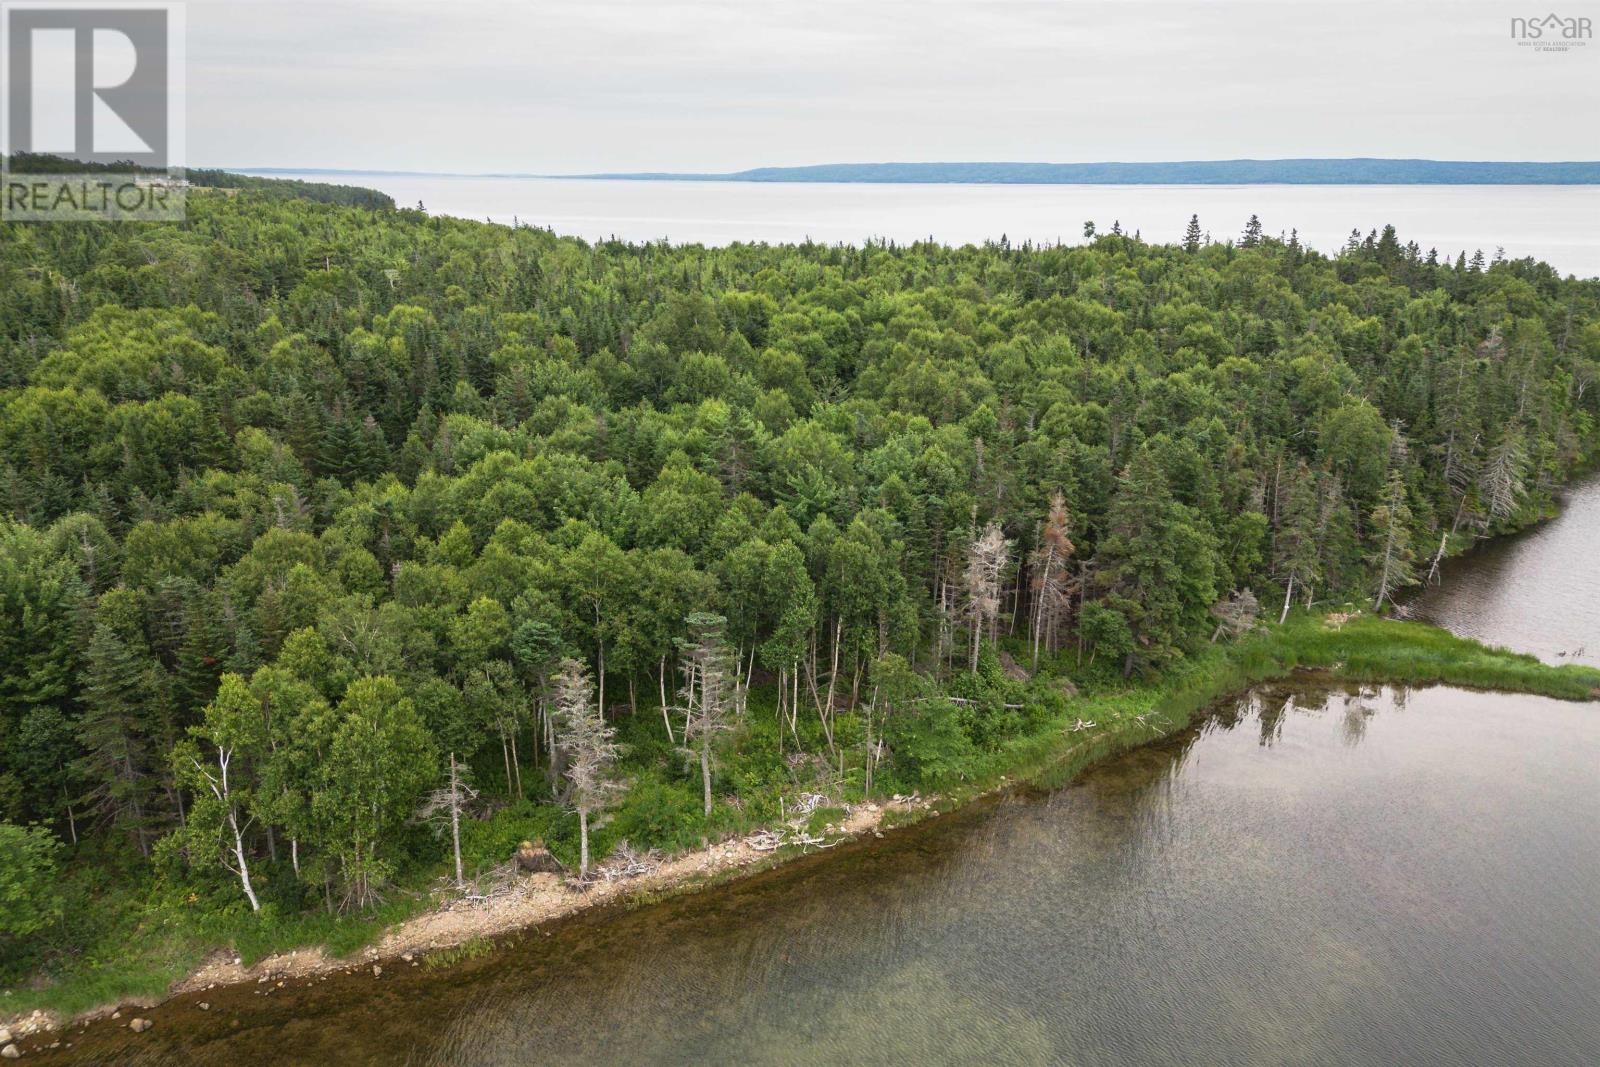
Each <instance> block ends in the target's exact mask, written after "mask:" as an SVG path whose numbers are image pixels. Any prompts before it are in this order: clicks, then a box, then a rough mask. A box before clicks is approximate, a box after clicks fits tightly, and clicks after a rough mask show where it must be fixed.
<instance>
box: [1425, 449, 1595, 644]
mask: <svg viewBox="0 0 1600 1067" xmlns="http://www.w3.org/2000/svg"><path fill="white" fill-rule="evenodd" d="M1597 547H1600V475H1595V476H1591V477H1589V478H1587V479H1585V480H1584V481H1582V482H1580V483H1579V484H1578V485H1576V486H1574V487H1573V489H1572V491H1571V492H1569V493H1568V494H1567V499H1566V500H1565V502H1564V504H1563V506H1562V510H1561V514H1560V515H1559V516H1557V517H1556V518H1555V519H1554V520H1552V521H1551V522H1548V523H1545V524H1544V525H1542V526H1538V527H1535V528H1533V529H1531V530H1527V531H1525V532H1523V533H1521V534H1518V535H1516V536H1514V537H1506V538H1500V539H1497V540H1494V541H1489V542H1486V543H1484V544H1483V545H1481V546H1480V547H1478V548H1477V549H1475V550H1473V551H1472V552H1471V553H1469V554H1468V555H1465V556H1462V557H1459V558H1457V559H1454V560H1451V561H1450V562H1449V563H1448V564H1446V565H1444V566H1443V567H1441V568H1440V570H1441V572H1442V575H1441V579H1442V580H1441V581H1440V583H1439V584H1438V585H1436V586H1433V587H1431V588H1429V589H1427V590H1425V591H1423V592H1422V593H1421V594H1420V595H1418V596H1417V597H1415V598H1414V599H1413V600H1411V601H1410V602H1409V603H1407V605H1406V612H1407V614H1409V615H1410V616H1412V617H1414V618H1421V619H1426V620H1428V621H1429V622H1433V623H1437V624H1438V625H1440V626H1443V627H1445V628H1446V629H1448V630H1451V631H1453V632H1455V633H1458V634H1462V635H1464V636H1467V637H1475V638H1477V639H1478V640H1480V641H1484V642H1486V643H1488V644H1491V645H1504V646H1506V647H1507V648H1514V649H1516V650H1517V651H1519V652H1532V653H1533V654H1534V655H1536V656H1538V657H1539V658H1540V659H1542V660H1545V661H1546V662H1548V663H1587V664H1589V665H1590V666H1594V667H1600V561H1597V560H1596V558H1595V549H1596V548H1597Z"/></svg>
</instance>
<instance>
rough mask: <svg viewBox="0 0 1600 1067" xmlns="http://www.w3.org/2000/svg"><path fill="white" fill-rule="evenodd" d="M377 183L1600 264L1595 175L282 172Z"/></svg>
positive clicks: (515, 209)
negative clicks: (1223, 182)
mask: <svg viewBox="0 0 1600 1067" xmlns="http://www.w3.org/2000/svg"><path fill="white" fill-rule="evenodd" d="M273 176H274V177H298V178H303V179H305V180H307V181H325V182H339V183H347V184H353V185H364V186H367V187H369V188H376V189H381V190H383V191H384V192H386V193H389V194H390V195H391V196H393V197H394V198H395V200H396V202H398V203H400V204H404V205H407V206H412V205H415V204H416V203H417V202H419V201H420V202H422V203H423V204H425V205H426V206H427V208H428V210H430V211H432V212H435V213H438V214H445V215H459V216H462V217H465V218H477V219H483V218H488V219H492V220H494V221H495V222H503V223H509V222H511V221H512V219H513V218H517V219H521V220H522V221H524V222H528V223H531V224H533V225H536V226H545V227H549V228H550V229H553V230H554V231H555V232H557V233H561V234H568V235H572V236H576V237H583V238H587V239H589V240H598V239H603V238H607V237H612V236H616V237H621V238H624V239H627V240H634V241H649V240H657V239H660V238H669V239H671V240H673V241H679V242H698V243H701V244H708V245H725V244H729V243H732V242H734V241H767V242H773V243H776V242H786V241H803V240H806V239H807V238H810V239H812V240H815V241H820V242H823V243H826V244H832V243H837V242H845V243H849V244H859V243H861V242H862V241H863V240H865V239H867V238H869V237H882V238H889V239H892V240H894V241H898V242H907V241H916V240H921V239H923V238H926V237H929V236H932V237H934V238H936V239H937V240H939V241H942V242H945V243H947V244H967V243H981V242H982V241H985V240H989V239H994V240H998V239H999V238H1000V236H1001V235H1002V234H1004V235H1006V236H1008V237H1010V238H1011V241H1012V242H1013V243H1021V242H1023V241H1025V240H1031V241H1033V242H1034V243H1036V244H1037V243H1051V244H1053V243H1059V242H1069V243H1070V242H1075V241H1078V240H1080V239H1081V236H1082V233H1083V223H1084V220H1086V219H1093V220H1094V221H1095V222H1096V223H1097V224H1098V225H1099V226H1100V228H1101V229H1102V230H1109V229H1110V228H1111V224H1112V222H1113V221H1117V220H1120V221H1121V223H1122V226H1123V228H1124V229H1125V230H1127V231H1128V232H1130V233H1131V232H1133V231H1134V230H1140V231H1142V233H1143V236H1144V237H1146V238H1147V239H1149V240H1152V241H1177V240H1180V239H1182V236H1183V230H1184V226H1185V225H1186V224H1187V223H1188V221H1189V216H1190V215H1191V214H1195V213H1198V214H1199V216H1200V221H1201V224H1202V225H1203V226H1205V227H1207V228H1208V229H1209V230H1210V231H1211V232H1212V234H1213V235H1214V236H1215V237H1216V238H1217V239H1219V240H1220V239H1222V238H1225V237H1237V236H1238V234H1239V232H1240V231H1241V230H1242V229H1243V228H1244V223H1245V220H1246V219H1248V218H1249V217H1250V215H1251V213H1252V212H1254V213H1256V214H1259V215H1260V216H1261V220H1262V222H1263V224H1264V225H1265V226H1266V228H1267V230H1268V232H1270V233H1278V232H1280V231H1282V232H1283V233H1287V232H1288V231H1289V230H1290V229H1291V228H1297V229H1298V230H1299V231H1300V239H1301V240H1302V241H1303V242H1305V243H1306V244H1309V245H1310V246H1311V247H1313V248H1316V249H1318V250H1320V251H1324V252H1332V251H1337V250H1338V249H1339V248H1341V247H1343V245H1344V243H1345V241H1346V239H1347V238H1348V237H1349V236H1350V231H1351V230H1352V229H1359V230H1360V231H1361V232H1362V233H1363V234H1365V233H1366V232H1367V231H1369V230H1372V229H1381V228H1382V227H1383V226H1384V224H1385V223H1391V222H1392V223H1394V225H1395V226H1396V227H1397V228H1398V230H1399V232H1400V238H1401V240H1402V241H1407V240H1415V241H1416V242H1417V243H1418V244H1419V245H1420V246H1421V247H1422V248H1423V249H1424V250H1426V249H1428V248H1438V250H1439V252H1440V253H1441V254H1442V255H1448V256H1449V257H1451V258H1452V259H1454V258H1455V256H1456V254H1457V253H1458V252H1461V251H1465V252H1466V253H1467V255H1468V256H1471V254H1472V252H1473V250H1474V249H1478V248H1481V249H1483V250H1484V252H1485V254H1488V255H1493V253H1494V250H1495V249H1496V248H1497V247H1502V246H1503V247H1504V248H1505V250H1506V254H1507V255H1508V256H1511V257H1512V258H1519V257H1522V256H1533V257H1535V258H1537V259H1541V260H1544V261H1546V262H1548V263H1551V264H1553V265H1555V267H1556V268H1557V269H1559V270H1561V271H1562V272H1564V273H1569V274H1578V275H1582V276H1584V277H1593V276H1596V275H1600V187H1594V186H1528V185H1455V186H1415V185H1389V186H1384V185H1366V186H1361V185H1329V186H1305V185H1248V186H1188V185H1185V186H1173V185H1144V186H1130V185H848V184H809V183H772V184H769V183H759V182H715V183H711V182H656V181H637V182H635V181H583V180H556V179H529V178H437V177H412V176H405V175H389V174H354V175H317V174H292V175H273Z"/></svg>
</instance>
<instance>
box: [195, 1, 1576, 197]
mask: <svg viewBox="0 0 1600 1067" xmlns="http://www.w3.org/2000/svg"><path fill="white" fill-rule="evenodd" d="M1532 2H1533V0H1495V2H1481V0H1442V2H1432V0H1428V2H1416V0H1387V2H1378V3H1369V2H1365V0H1270V2H1238V0H1188V2H1185V3H1170V2H1153V0H1152V2H1147V0H1115V2H1102V0H917V2H914V3H913V2H906V0H784V2H779V0H530V2H522V3H490V2H487V0H449V2H434V3H420V2H415V0H409V2H404V0H319V2H306V0H189V4H188V27H189V29H188V52H189V64H188V79H189V93H188V112H189V114H188V146H189V147H188V156H189V161H190V162H191V163H192V164H195V165H231V166H306V167H349V168H357V169H363V168H373V169H400V170H448V171H462V172H483V171H519V172H536V173H570V172H582V171H599V170H733V169H740V168H743V167H750V166H764V165H790V164H803V163H833V162H863V161H886V160H1040V161H1050V162H1074V161H1094V160H1163V159H1223V158H1235V157H1243V156H1253V157H1258V158H1263V157H1286V156H1356V155H1367V156H1407V157H1431V158H1451V159H1532V160H1555V159H1596V158H1600V132H1597V129H1596V126H1595V124H1594V121H1593V116H1594V114H1595V113H1596V111H1597V110H1600V40H1593V41H1590V42H1589V43H1588V45H1587V46H1586V47H1584V48H1580V49H1577V50H1575V51H1573V52H1569V53H1566V54H1545V53H1538V52H1535V51H1533V50H1532V49H1528V48H1520V47H1518V46H1517V45H1516V44H1515V43H1513V41H1512V40H1511V37H1510V19H1511V17H1512V16H1514V15H1531V14H1541V13H1545V12H1546V9H1545V8H1544V7H1538V8H1537V10H1534V9H1532V8H1529V6H1528V5H1529V4H1530V3H1532ZM1545 2H1546V0H1539V3H1545ZM1552 10H1555V11H1556V12H1557V13H1559V14H1562V15H1587V16H1589V17H1591V18H1592V19H1594V21H1595V23H1596V24H1597V26H1600V2H1596V0H1584V2H1582V3H1573V2H1572V0H1555V7H1554V8H1553V9H1552Z"/></svg>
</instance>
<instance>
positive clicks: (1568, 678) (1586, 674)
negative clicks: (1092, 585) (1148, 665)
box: [943, 614, 1600, 807]
mask: <svg viewBox="0 0 1600 1067" xmlns="http://www.w3.org/2000/svg"><path fill="white" fill-rule="evenodd" d="M1299 670H1314V671H1318V672H1322V673H1324V674H1326V676H1327V677H1328V679H1329V680H1330V681H1348V682H1374V683H1385V684H1392V685H1455V686H1463V687H1467V688H1473V689H1490V690H1498V691H1503V692H1517V693H1532V694H1535V695H1539V696H1547V697H1554V698H1556V699H1560V700H1591V699H1596V698H1597V697H1600V670H1596V669H1594V668H1590V667H1583V666H1578V665H1565V666H1560V667H1552V666H1550V665H1549V664H1546V663H1543V662H1541V661H1540V660H1539V659H1538V658H1537V657H1534V656H1529V655H1524V654H1522V653H1517V652H1510V651H1507V650H1505V649H1499V648H1491V647H1489V646H1486V645H1483V644H1481V643H1479V642H1477V641H1473V640H1470V639H1467V638H1462V637H1457V636H1455V635H1454V634H1452V633H1450V632H1449V631H1446V630H1441V629H1439V628H1438V627H1435V626H1430V625H1428V624H1426V623H1420V622H1402V621H1397V620H1393V619H1382V618H1375V617H1373V616H1370V615H1365V614H1363V615H1357V616H1355V617H1353V618H1348V619H1341V618H1340V617H1339V616H1337V615H1333V616H1329V615H1305V614H1299V615H1292V616H1291V617H1290V618H1289V620H1288V622H1286V623H1285V624H1284V625H1282V626H1272V627H1267V628H1263V629H1261V630H1258V631H1256V632H1255V633H1253V634H1251V635H1250V636H1248V637H1246V638H1244V639H1242V640H1240V641H1238V642H1236V643H1233V644H1231V645H1212V646H1210V647H1209V648H1207V649H1205V650H1203V651H1201V652H1199V653H1197V654H1195V655H1192V656H1189V657H1187V658H1186V659H1184V660H1183V661H1182V662H1180V663H1178V664H1177V665H1175V666H1173V667H1172V668H1170V669H1169V670H1168V671H1166V672H1164V673H1163V674H1162V675H1161V676H1160V677H1157V678H1153V679H1150V680H1148V681H1139V682H1131V683H1128V684H1126V685H1118V684H1115V683H1109V684H1102V685H1099V686H1096V687H1093V688H1089V689H1086V690H1085V691H1083V692H1082V693H1080V694H1079V695H1078V697H1077V698H1075V699H1073V700H1072V701H1070V702H1069V710H1068V712H1067V714H1066V715H1065V716H1061V717H1058V718H1056V719H1054V720H1052V721H1050V722H1048V723H1046V724H1044V725H1043V726H1042V727H1041V728H1039V729H1036V730H1033V731H1030V732H1029V733H1028V734H1026V735H1024V736H1020V737H1017V738H1015V739H1013V740H1012V741H1010V742H1008V743H1007V744H1005V745H1002V746H1001V747H1000V748H998V749H997V750H996V751H994V752H993V753H992V754H990V755H989V756H988V757H987V758H986V759H985V760H984V761H983V762H982V764H981V765H979V766H977V767H974V769H973V773H972V774H971V775H969V776H968V778H967V780H966V781H964V782H962V783H961V784H960V785H958V786H954V787H951V788H949V789H946V790H944V791H943V792H944V804H945V805H946V806H947V807H948V806H952V805H955V804H959V803H960V802H961V801H962V800H964V799H966V798H967V797H970V796H971V795H974V794H976V793H981V792H984V791H986V790H988V789H992V788H994V787H995V786H996V785H997V784H999V783H1000V782H1001V780H1002V778H1004V779H1005V780H1018V779H1021V780H1025V781H1032V782H1036V783H1038V784H1041V785H1046V786H1057V785H1062V784H1065V783H1066V782H1068V781H1070V780H1071V779H1072V778H1073V777H1075V776H1076V775H1077V774H1078V773H1079V772H1080V771H1082V770H1083V769H1084V768H1085V767H1087V766H1088V765H1090V764H1092V763H1095V762H1097V761H1099V760H1102V759H1105V758H1107V757H1108V756H1112V755H1115V754H1117V753H1119V752H1123V751H1126V750H1128V749H1130V748H1133V747H1136V746H1138V745H1142V744H1148V743H1149V742H1150V741H1153V740H1156V739H1157V738H1160V737H1164V736H1167V735H1169V734H1172V733H1175V732H1176V731H1178V730H1181V729H1183V728H1184V727H1186V726H1188V725H1189V724H1190V723H1191V722H1192V721H1194V720H1195V719H1196V718H1197V717H1198V716H1199V715H1200V714H1201V713H1202V712H1204V711H1206V710H1207V709H1208V708H1210V707H1211V706H1213V705H1214V704H1215V703H1216V702H1217V701H1219V700H1221V699H1223V698H1225V697H1228V696H1231V695H1235V694H1237V693H1240V692H1242V691H1244V690H1246V689H1248V688H1249V687H1250V686H1252V685H1255V684H1257V683H1260V682H1265V681H1271V680H1275V679H1280V678H1285V677H1287V676H1289V675H1291V674H1293V673H1294V672H1295V671H1299ZM1080 721H1081V722H1085V723H1093V724H1094V726H1093V727H1092V728H1089V729H1082V730H1079V729H1076V727H1077V724H1078V723H1079V722H1080Z"/></svg>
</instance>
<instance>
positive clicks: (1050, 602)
mask: <svg viewBox="0 0 1600 1067" xmlns="http://www.w3.org/2000/svg"><path fill="white" fill-rule="evenodd" d="M1071 529H1072V521H1071V519H1070V518H1068V516H1067V501H1066V498H1065V497H1063V496H1062V495H1061V493H1060V492H1059V491H1058V492H1057V493H1056V494H1055V495H1054V496H1052V497H1051V498H1050V518H1049V519H1048V520H1047V521H1046V522H1045V524H1044V530H1043V531H1042V532H1041V533H1040V534H1039V547H1038V548H1035V549H1034V550H1033V556H1032V558H1031V560H1030V562H1031V564H1032V568H1033V583H1032V584H1033V666H1034V669H1035V670H1037V669H1038V667H1039V649H1040V647H1041V646H1043V647H1045V648H1048V649H1050V650H1051V651H1052V652H1054V651H1055V649H1056V633H1057V630H1058V628H1059V627H1060V626H1061V623H1062V622H1063V621H1064V620H1065V619H1066V617H1067V614H1068V612H1069V611H1070V610H1071V607H1072V582H1071V579H1070V578H1069V577H1068V572H1067V564H1068V561H1069V560H1070V559H1071V558H1072V553H1073V552H1074V551H1075V549H1074V547H1073V544H1072V540H1071V538H1070V537H1069V536H1068V535H1069V533H1070V532H1071Z"/></svg>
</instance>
